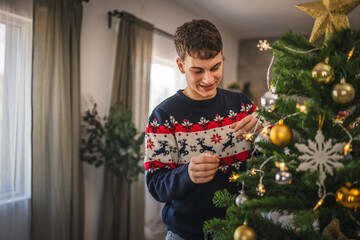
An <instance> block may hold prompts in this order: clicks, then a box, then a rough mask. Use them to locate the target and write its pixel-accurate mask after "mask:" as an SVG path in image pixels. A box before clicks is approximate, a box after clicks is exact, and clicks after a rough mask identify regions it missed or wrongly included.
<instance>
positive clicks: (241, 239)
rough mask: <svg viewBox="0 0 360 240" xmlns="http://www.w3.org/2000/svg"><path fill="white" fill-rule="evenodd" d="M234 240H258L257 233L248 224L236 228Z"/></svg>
mask: <svg viewBox="0 0 360 240" xmlns="http://www.w3.org/2000/svg"><path fill="white" fill-rule="evenodd" d="M234 240H257V236H256V232H255V230H254V229H252V228H251V227H248V226H247V222H244V225H241V226H239V227H237V228H236V230H235V232H234Z"/></svg>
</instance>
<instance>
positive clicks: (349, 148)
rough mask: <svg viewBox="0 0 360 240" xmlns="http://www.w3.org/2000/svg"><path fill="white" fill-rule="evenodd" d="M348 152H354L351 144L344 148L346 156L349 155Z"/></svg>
mask: <svg viewBox="0 0 360 240" xmlns="http://www.w3.org/2000/svg"><path fill="white" fill-rule="evenodd" d="M348 152H352V146H351V144H350V142H348V143H347V144H346V145H345V146H344V155H345V156H346V155H347V154H348Z"/></svg>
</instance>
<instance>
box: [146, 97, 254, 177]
mask: <svg viewBox="0 0 360 240" xmlns="http://www.w3.org/2000/svg"><path fill="white" fill-rule="evenodd" d="M220 91H222V92H221V93H223V92H226V93H228V92H230V91H227V90H220ZM179 94H180V95H181V92H178V94H177V95H179ZM231 94H232V95H234V97H237V98H239V96H240V98H241V99H242V100H243V101H241V102H240V101H239V102H238V103H236V102H235V103H233V102H231V101H228V100H227V101H226V99H222V98H219V99H217V100H216V101H217V104H215V105H214V106H213V107H212V108H211V109H210V111H206V112H205V111H204V109H203V106H200V105H196V104H194V105H193V106H192V104H191V101H194V100H189V101H190V102H188V103H186V104H185V105H187V104H189V106H186V107H185V108H183V109H184V110H186V111H184V112H182V111H181V110H182V108H181V105H182V104H183V103H181V102H180V101H179V99H178V98H179V96H177V95H175V96H174V97H173V98H172V99H171V98H170V100H166V101H165V102H164V103H162V104H160V105H159V107H157V108H156V109H155V110H154V111H153V113H152V115H151V116H150V118H149V122H148V125H147V128H146V135H145V139H146V141H145V142H146V150H145V164H144V166H145V169H146V171H150V172H154V171H156V170H158V169H161V168H167V169H174V168H177V167H179V166H182V165H184V164H186V163H188V162H189V161H190V159H191V158H192V157H193V156H197V155H200V154H201V153H203V152H212V153H214V154H217V155H218V156H219V159H220V163H219V169H220V170H221V171H223V172H226V171H227V170H228V168H229V166H233V167H235V168H236V169H239V167H240V164H241V162H243V161H245V160H247V159H248V158H249V156H250V153H251V147H252V144H251V142H249V141H246V140H243V139H237V138H235V133H234V130H233V129H231V128H230V125H231V124H233V123H234V122H238V121H240V120H241V119H243V118H244V117H246V116H247V115H249V114H251V115H253V116H255V117H256V116H257V114H256V112H255V110H256V106H255V105H254V104H253V103H252V102H251V101H250V100H249V99H248V98H247V97H246V96H245V95H243V94H242V93H235V92H231ZM176 96H177V98H176ZM182 97H184V96H182ZM172 100H173V101H172ZM222 101H225V102H224V103H223V102H222ZM234 101H236V98H235V99H234ZM209 104H210V105H211V102H209ZM190 106H191V109H189V107H190ZM229 107H230V108H231V109H230V108H229ZM197 108H199V109H197ZM171 109H172V110H173V111H172V110H171ZM187 110H189V111H187ZM194 115H197V116H194Z"/></svg>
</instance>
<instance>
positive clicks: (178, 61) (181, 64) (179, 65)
mask: <svg viewBox="0 0 360 240" xmlns="http://www.w3.org/2000/svg"><path fill="white" fill-rule="evenodd" d="M176 64H177V65H178V68H179V70H180V72H181V73H182V74H184V73H185V71H184V64H183V62H182V61H181V59H180V58H177V59H176Z"/></svg>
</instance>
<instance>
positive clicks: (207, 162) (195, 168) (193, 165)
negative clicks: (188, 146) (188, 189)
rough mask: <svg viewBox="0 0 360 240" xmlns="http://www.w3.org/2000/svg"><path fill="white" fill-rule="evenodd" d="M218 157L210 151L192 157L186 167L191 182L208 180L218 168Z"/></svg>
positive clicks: (205, 181)
mask: <svg viewBox="0 0 360 240" xmlns="http://www.w3.org/2000/svg"><path fill="white" fill-rule="evenodd" d="M218 166H219V157H218V156H217V155H214V154H212V153H202V154H200V155H198V156H195V157H192V158H191V160H190V164H189V167H188V173H189V176H190V179H191V181H193V183H207V182H210V181H211V180H212V179H213V178H214V176H215V173H216V171H217V169H218Z"/></svg>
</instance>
